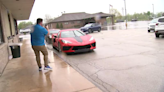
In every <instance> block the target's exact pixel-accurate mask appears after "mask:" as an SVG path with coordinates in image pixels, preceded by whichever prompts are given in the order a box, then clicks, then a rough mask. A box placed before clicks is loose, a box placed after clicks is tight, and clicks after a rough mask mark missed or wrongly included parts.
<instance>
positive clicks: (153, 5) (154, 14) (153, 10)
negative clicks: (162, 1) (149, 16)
mask: <svg viewBox="0 0 164 92" xmlns="http://www.w3.org/2000/svg"><path fill="white" fill-rule="evenodd" d="M152 6H153V17H154V18H155V14H154V4H152Z"/></svg>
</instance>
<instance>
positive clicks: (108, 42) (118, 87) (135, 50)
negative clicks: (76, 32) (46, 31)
mask: <svg viewBox="0 0 164 92" xmlns="http://www.w3.org/2000/svg"><path fill="white" fill-rule="evenodd" d="M91 35H92V36H94V38H95V39H96V41H97V49H96V50H95V51H94V52H87V53H80V54H75V55H66V54H64V53H61V54H59V53H58V52H57V51H55V50H54V53H56V54H57V55H59V57H61V58H62V59H63V60H65V62H67V63H68V64H70V65H71V66H72V67H73V68H74V69H76V70H77V71H78V72H80V73H81V74H82V75H83V76H85V77H86V78H87V79H88V80H90V81H91V82H93V83H94V84H95V85H97V86H98V87H99V88H100V89H102V91H103V92H163V91H164V38H159V39H156V38H155V36H154V33H147V29H131V30H112V31H102V32H100V33H97V32H95V33H93V34H91Z"/></svg>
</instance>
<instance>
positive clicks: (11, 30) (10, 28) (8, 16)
mask: <svg viewBox="0 0 164 92" xmlns="http://www.w3.org/2000/svg"><path fill="white" fill-rule="evenodd" d="M7 13H8V20H9V25H10V36H12V27H11V19H10V14H9V12H7ZM8 39H10V37H8Z"/></svg>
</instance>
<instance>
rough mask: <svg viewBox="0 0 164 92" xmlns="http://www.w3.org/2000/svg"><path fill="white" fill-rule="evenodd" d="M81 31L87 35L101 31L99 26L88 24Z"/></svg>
mask: <svg viewBox="0 0 164 92" xmlns="http://www.w3.org/2000/svg"><path fill="white" fill-rule="evenodd" d="M81 31H83V32H88V33H93V32H94V31H98V32H100V31H101V25H99V24H97V23H90V24H86V25H85V26H84V27H82V28H81Z"/></svg>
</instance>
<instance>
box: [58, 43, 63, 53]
mask: <svg viewBox="0 0 164 92" xmlns="http://www.w3.org/2000/svg"><path fill="white" fill-rule="evenodd" d="M58 51H59V52H62V50H61V45H60V43H58Z"/></svg>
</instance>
